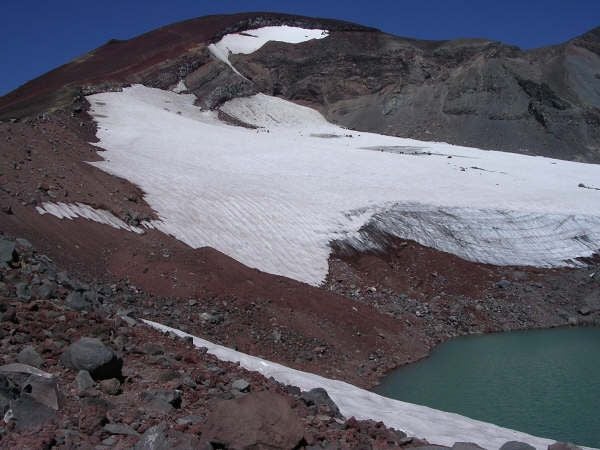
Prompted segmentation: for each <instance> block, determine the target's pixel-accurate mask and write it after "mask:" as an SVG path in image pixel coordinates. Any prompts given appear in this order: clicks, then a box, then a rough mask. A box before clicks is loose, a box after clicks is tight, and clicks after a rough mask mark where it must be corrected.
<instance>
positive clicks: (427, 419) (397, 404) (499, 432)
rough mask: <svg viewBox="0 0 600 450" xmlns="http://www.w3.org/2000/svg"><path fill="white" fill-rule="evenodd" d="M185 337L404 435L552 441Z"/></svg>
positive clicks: (492, 442)
mask: <svg viewBox="0 0 600 450" xmlns="http://www.w3.org/2000/svg"><path fill="white" fill-rule="evenodd" d="M144 322H145V323H146V324H147V325H150V326H151V327H153V328H156V329H158V330H160V331H164V332H168V331H170V332H172V333H175V334H176V335H178V336H180V337H182V338H183V337H187V336H191V335H189V334H187V333H184V332H183V331H180V330H176V329H174V328H171V327H167V326H165V325H161V324H159V323H156V322H151V321H149V320H144ZM191 337H192V338H193V342H194V346H196V347H206V348H207V349H208V353H210V354H213V355H215V356H216V357H217V358H219V359H221V360H222V361H231V362H239V363H240V365H241V366H242V367H244V368H245V369H247V370H252V371H256V372H259V373H261V374H262V375H264V376H265V377H267V378H269V377H273V378H275V380H277V381H279V382H280V383H283V384H289V385H292V386H298V387H299V388H300V389H302V390H305V391H307V390H310V389H313V388H317V387H322V388H324V389H325V390H327V392H328V394H329V396H330V397H331V398H332V400H333V401H334V402H335V403H336V404H337V406H338V407H339V408H340V412H341V413H342V414H343V415H344V416H345V417H346V418H350V417H352V416H354V417H356V418H357V419H359V420H364V419H372V420H375V421H382V422H384V423H385V424H386V425H387V426H388V427H393V428H396V429H397V430H401V431H404V432H405V433H407V434H408V435H409V436H416V437H420V438H426V439H427V440H428V441H429V442H431V443H434V444H439V445H448V446H452V444H454V443H455V442H474V443H476V444H479V445H480V446H482V447H483V448H487V449H489V450H496V449H499V448H500V447H501V446H502V445H503V444H505V443H506V442H508V441H515V440H516V441H520V442H526V443H528V444H530V445H533V446H534V447H535V448H537V449H539V450H546V449H547V448H548V445H550V444H553V443H554V442H555V441H553V440H549V439H544V438H539V437H535V436H531V435H529V434H526V433H521V432H519V431H514V430H509V429H507V428H502V427H499V426H497V425H493V424H490V423H485V422H480V421H478V420H473V419H469V418H468V417H464V416H460V415H458V414H454V413H448V412H443V411H439V410H436V409H431V408H428V407H426V406H420V405H414V404H411V403H405V402H402V401H399V400H392V399H390V398H387V397H382V396H381V395H378V394H374V393H373V392H369V391H366V390H364V389H360V388H358V387H356V386H353V385H351V384H348V383H344V382H343V381H338V380H331V379H328V378H324V377H321V376H319V375H315V374H312V373H307V372H301V371H299V370H295V369H291V368H289V367H286V366H282V365H280V364H276V363H273V362H270V361H267V360H264V359H261V358H256V357H254V356H250V355H247V354H245V353H241V352H238V351H236V350H232V349H230V348H227V347H223V346H221V345H217V344H213V343H212V342H209V341H206V340H204V339H201V338H198V337H195V336H191ZM584 448H585V447H584Z"/></svg>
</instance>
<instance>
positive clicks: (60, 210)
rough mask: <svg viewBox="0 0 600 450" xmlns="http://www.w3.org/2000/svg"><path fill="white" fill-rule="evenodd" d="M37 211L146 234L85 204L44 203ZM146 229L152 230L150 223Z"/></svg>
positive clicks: (108, 212) (111, 214) (111, 215)
mask: <svg viewBox="0 0 600 450" xmlns="http://www.w3.org/2000/svg"><path fill="white" fill-rule="evenodd" d="M36 210H37V212H38V213H40V214H42V215H43V214H51V215H53V216H55V217H58V218H59V219H69V220H72V219H76V218H78V217H80V218H83V219H88V220H92V221H94V222H98V223H103V224H105V225H110V226H111V227H113V228H120V229H123V230H127V231H132V232H134V233H137V234H141V233H143V232H144V230H143V229H142V228H139V227H134V226H131V225H129V224H127V223H125V222H123V221H122V220H121V219H119V218H118V217H116V216H115V215H114V214H113V213H111V212H110V211H106V210H104V209H95V208H92V207H91V206H89V205H85V204H83V203H62V202H58V203H50V202H44V203H42V206H37V207H36ZM143 225H144V226H145V227H146V228H150V227H151V225H150V224H149V223H145V224H143Z"/></svg>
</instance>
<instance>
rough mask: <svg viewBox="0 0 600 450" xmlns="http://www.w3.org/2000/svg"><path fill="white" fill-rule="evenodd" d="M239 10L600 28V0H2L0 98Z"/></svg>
mask: <svg viewBox="0 0 600 450" xmlns="http://www.w3.org/2000/svg"><path fill="white" fill-rule="evenodd" d="M239 11H279V12H289V13H296V14H303V15H309V16H318V17H330V18H337V19H343V20H349V21H352V22H358V23H362V24H365V25H371V26H374V27H377V28H379V29H381V30H383V31H386V32H389V33H393V34H397V35H401V36H408V37H415V38H422V39H451V38H457V37H485V38H490V39H495V40H499V41H503V42H507V43H510V44H514V45H518V46H520V47H523V48H534V47H540V46H544V45H550V44H556V43H560V42H563V41H565V40H567V39H570V38H572V37H574V36H577V35H579V34H582V33H583V32H585V31H588V30H589V29H591V28H594V27H596V26H599V25H600V0H570V1H567V0H518V1H517V0H495V1H487V0H480V1H473V0H471V1H469V0H381V1H377V0H352V1H343V0H337V1H330V0H301V1H285V0H277V1H276V0H248V1H241V0H171V1H153V0H119V1H117V0H102V1H98V2H90V1H84V0H50V1H49V0H2V1H1V5H0V17H1V20H2V27H0V58H1V61H2V70H0V95H3V94H5V93H7V92H9V91H11V90H12V89H14V88H16V87H17V86H19V85H21V84H23V83H25V82H26V81H28V80H30V79H32V78H35V77H37V76H39V75H41V74H43V73H45V72H47V71H48V70H51V69H53V68H54V67H57V66H59V65H61V64H64V63H66V62H68V61H69V60H71V59H73V58H75V57H76V56H79V55H81V54H83V53H85V52H87V51H89V50H92V49H94V48H96V47H98V46H100V45H102V44H103V43H104V42H106V41H107V40H109V39H111V38H116V39H127V38H130V37H133V36H136V35H138V34H140V33H143V32H145V31H149V30H152V29H154V28H157V27H159V26H161V25H166V24H168V23H171V22H176V21H179V20H184V19H189V18H192V17H197V16H202V15H206V14H219V13H233V12H239Z"/></svg>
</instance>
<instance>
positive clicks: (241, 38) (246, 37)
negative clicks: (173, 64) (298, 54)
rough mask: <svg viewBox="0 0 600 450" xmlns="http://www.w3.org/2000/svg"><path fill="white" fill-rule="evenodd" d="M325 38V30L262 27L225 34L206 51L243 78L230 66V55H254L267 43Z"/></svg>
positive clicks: (284, 26) (296, 42) (327, 32)
mask: <svg viewBox="0 0 600 450" xmlns="http://www.w3.org/2000/svg"><path fill="white" fill-rule="evenodd" d="M327 36H329V31H327V30H318V29H306V28H299V27H290V26H287V25H281V26H275V27H262V28H257V29H255V30H247V31H244V32H240V33H234V34H227V35H225V36H223V38H221V40H220V41H219V42H216V43H214V44H210V45H209V46H208V50H209V51H210V53H211V54H212V55H213V56H214V57H215V58H217V59H219V60H221V61H223V62H224V63H225V64H227V65H228V66H229V67H231V69H232V70H233V71H234V72H235V73H237V74H238V75H240V76H241V77H244V76H243V75H242V74H241V73H240V72H238V71H237V70H236V69H235V67H233V66H232V65H231V62H230V61H229V55H230V54H234V55H235V54H239V53H243V54H246V55H248V54H250V53H254V52H255V51H256V50H258V49H259V48H261V47H262V46H263V45H265V44H266V43H267V42H269V41H279V42H287V43H289V44H299V43H301V42H306V41H310V40H312V39H323V38H326V37H327ZM244 78H245V77H244Z"/></svg>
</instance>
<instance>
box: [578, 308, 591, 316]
mask: <svg viewBox="0 0 600 450" xmlns="http://www.w3.org/2000/svg"><path fill="white" fill-rule="evenodd" d="M578 312H579V314H581V315H582V316H589V315H590V314H591V312H592V310H591V309H590V308H588V307H587V306H582V307H581V308H579V311H578Z"/></svg>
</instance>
